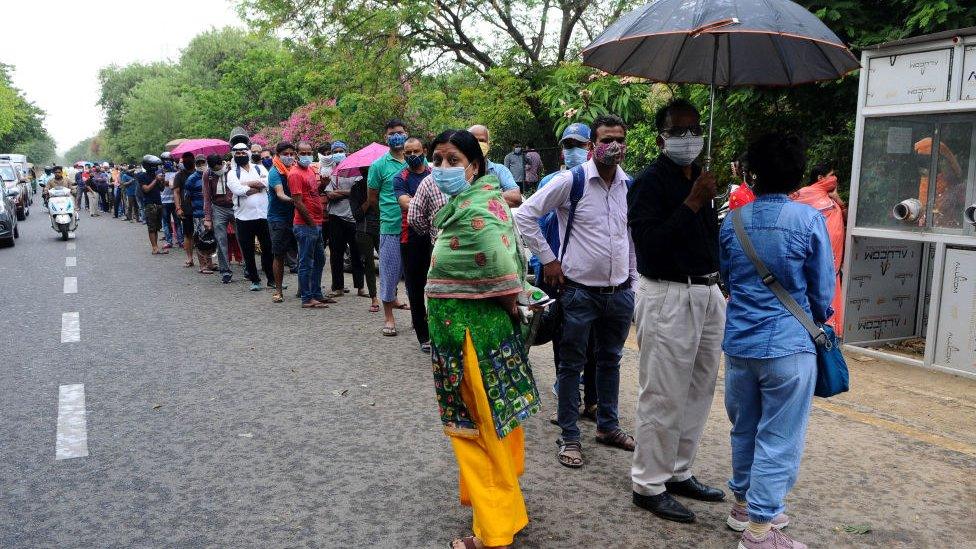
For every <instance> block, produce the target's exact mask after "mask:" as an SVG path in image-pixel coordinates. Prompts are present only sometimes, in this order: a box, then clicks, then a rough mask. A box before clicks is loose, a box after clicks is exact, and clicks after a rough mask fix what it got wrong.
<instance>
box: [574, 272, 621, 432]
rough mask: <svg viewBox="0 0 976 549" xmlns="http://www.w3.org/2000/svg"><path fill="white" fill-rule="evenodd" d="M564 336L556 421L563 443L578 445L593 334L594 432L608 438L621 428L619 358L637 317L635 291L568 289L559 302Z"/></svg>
mask: <svg viewBox="0 0 976 549" xmlns="http://www.w3.org/2000/svg"><path fill="white" fill-rule="evenodd" d="M560 305H561V306H562V309H563V332H562V338H561V339H560V341H559V358H560V360H561V362H560V364H559V368H558V370H557V374H556V379H557V380H558V385H557V387H556V392H557V394H558V397H559V407H558V413H557V419H558V421H559V427H560V429H562V438H563V440H567V441H571V440H575V441H578V440H579V439H580V430H579V427H578V426H577V425H576V423H577V421H579V408H580V391H579V378H580V374H582V373H583V369H584V368H585V367H586V361H587V347H589V345H590V334H591V333H592V334H593V347H594V348H593V355H594V356H595V358H596V371H595V374H596V375H595V376H594V377H595V378H596V379H595V381H596V394H597V399H596V400H597V410H596V427H597V429H598V430H600V431H601V432H604V433H612V432H614V431H616V430H617V429H619V428H620V420H619V418H618V416H617V401H618V399H619V395H620V357H621V356H623V349H624V343H625V342H626V341H627V334H628V333H630V321H631V319H632V318H633V317H634V291H633V290H631V289H628V290H620V291H618V292H615V293H613V294H599V293H595V292H590V291H588V290H583V289H580V288H574V287H569V286H567V287H566V288H565V289H564V291H563V294H562V296H561V297H560Z"/></svg>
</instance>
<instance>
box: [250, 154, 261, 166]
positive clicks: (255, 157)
mask: <svg viewBox="0 0 976 549" xmlns="http://www.w3.org/2000/svg"><path fill="white" fill-rule="evenodd" d="M260 161H261V153H251V162H254V163H255V164H257V163H258V162H260Z"/></svg>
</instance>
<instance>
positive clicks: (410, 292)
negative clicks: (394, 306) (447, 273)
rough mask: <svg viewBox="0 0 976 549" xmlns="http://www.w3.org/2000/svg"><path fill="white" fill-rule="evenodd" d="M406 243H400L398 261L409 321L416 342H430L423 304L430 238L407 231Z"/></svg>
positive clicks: (428, 268)
mask: <svg viewBox="0 0 976 549" xmlns="http://www.w3.org/2000/svg"><path fill="white" fill-rule="evenodd" d="M408 230H409V231H410V232H409V234H408V235H407V242H406V243H403V242H401V243H400V259H401V260H402V262H403V281H404V282H405V284H406V286H407V300H409V301H410V320H411V321H413V329H414V331H416V332H417V341H418V342H420V343H426V342H428V341H430V330H429V329H428V327H427V304H426V303H425V302H424V287H425V286H427V271H429V270H430V255H431V253H432V252H433V248H432V246H431V243H430V236H429V235H426V234H423V235H421V234H417V233H415V232H414V231H413V229H408Z"/></svg>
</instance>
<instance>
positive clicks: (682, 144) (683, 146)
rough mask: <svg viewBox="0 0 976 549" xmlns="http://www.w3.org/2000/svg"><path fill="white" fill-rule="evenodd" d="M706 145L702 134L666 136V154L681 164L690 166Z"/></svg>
mask: <svg viewBox="0 0 976 549" xmlns="http://www.w3.org/2000/svg"><path fill="white" fill-rule="evenodd" d="M704 147H705V138H704V137H702V136H700V135H686V136H684V137H665V138H664V154H666V155H667V157H668V158H670V159H671V160H672V161H674V163H675V164H677V165H679V166H690V165H691V163H692V162H694V161H695V159H696V158H698V155H700V154H701V152H702V149H703V148H704Z"/></svg>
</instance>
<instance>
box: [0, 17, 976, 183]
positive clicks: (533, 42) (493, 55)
mask: <svg viewBox="0 0 976 549" xmlns="http://www.w3.org/2000/svg"><path fill="white" fill-rule="evenodd" d="M799 3H800V4H801V5H803V6H804V7H806V8H807V9H809V10H811V11H812V12H813V13H815V14H817V15H818V16H819V17H820V18H821V19H823V20H824V21H825V22H826V23H827V25H828V26H830V27H831V28H832V29H833V30H834V31H835V32H837V34H838V35H839V36H840V37H841V38H842V39H843V40H845V41H846V42H848V43H849V44H851V45H852V47H854V48H855V49H856V48H860V47H864V46H867V45H870V44H874V43H878V42H882V41H886V40H892V39H897V38H904V37H906V36H909V35H917V34H924V33H930V32H936V31H939V30H946V29H949V28H958V27H965V26H969V25H976V6H974V5H973V4H972V2H968V1H965V0H939V1H935V2H933V1H930V0H884V1H882V0H825V1H810V0H800V2H799ZM639 4H641V2H637V1H632V0H610V1H608V2H593V1H592V0H524V1H522V2H514V1H512V0H489V1H487V2H468V1H467V0H434V1H433V2H428V1H421V0H395V1H394V0H343V1H339V0H302V1H299V2H294V1H291V0H238V9H239V12H240V13H241V14H242V15H243V16H244V19H245V20H247V21H248V23H249V27H250V28H257V29H258V30H259V31H261V32H258V33H252V32H246V31H242V30H238V29H229V28H228V29H219V30H217V29H215V30H211V31H208V32H206V33H203V34H201V35H199V36H197V37H196V38H194V39H193V40H192V41H191V42H190V43H189V44H188V45H187V47H186V48H185V49H184V50H183V52H182V54H181V56H180V58H179V59H178V60H177V61H176V62H172V63H153V64H132V65H128V66H125V67H116V66H110V67H106V68H105V69H103V70H102V72H101V74H100V81H101V83H102V93H101V98H100V100H99V105H100V106H101V107H102V108H103V109H104V111H105V130H104V132H103V133H102V134H101V138H100V140H96V141H95V143H100V144H101V151H102V153H103V154H105V155H112V156H114V157H117V158H118V159H123V158H124V159H130V160H134V159H137V158H138V157H140V156H142V155H143V154H146V153H147V152H152V153H158V152H159V151H161V150H162V148H163V145H164V144H165V143H166V142H167V141H169V140H170V139H174V138H177V137H225V136H226V135H227V133H228V131H229V130H230V128H231V127H233V126H238V125H240V126H244V127H245V128H247V129H248V130H249V131H250V132H251V133H252V134H254V135H255V136H257V139H258V140H261V141H268V142H273V141H275V140H277V139H281V138H282V137H285V136H295V135H301V136H304V137H303V138H310V137H311V138H313V139H318V140H329V139H333V138H341V139H343V140H344V141H347V142H348V143H349V144H350V146H352V147H358V146H362V145H366V144H368V143H369V142H370V141H374V140H379V139H381V133H382V127H383V123H384V122H385V121H386V120H387V119H389V118H393V117H398V118H403V119H404V120H406V121H407V123H408V124H409V125H410V130H411V132H412V133H414V134H415V135H419V136H421V137H427V138H430V137H432V136H433V135H435V134H437V133H438V132H440V131H441V130H443V129H445V128H447V127H465V126H467V125H471V124H474V123H481V124H485V125H487V126H488V127H489V128H490V129H491V130H492V138H493V146H492V154H493V155H500V154H502V153H503V152H504V151H506V150H507V149H508V148H509V147H510V146H511V144H512V143H513V142H514V141H520V142H523V143H527V144H528V145H529V146H532V147H535V148H537V149H539V150H540V152H542V153H543V158H544V159H545V160H546V165H547V168H548V169H550V170H551V169H554V168H555V167H556V165H557V156H556V155H557V154H558V149H557V147H556V140H557V136H558V135H559V132H561V130H562V129H563V128H564V127H565V126H566V125H568V124H569V123H571V122H577V121H580V122H590V121H592V120H593V118H595V117H596V116H598V115H600V114H603V113H607V112H612V113H616V114H619V115H621V116H622V117H623V118H624V120H625V121H626V122H627V123H628V125H629V126H630V132H629V135H628V145H629V151H630V152H629V153H628V160H627V164H626V167H627V169H628V170H631V171H636V170H638V169H639V168H640V167H641V166H643V165H644V164H646V163H647V162H648V161H649V160H650V159H651V158H652V157H653V156H654V155H656V154H657V153H658V151H657V145H656V130H655V129H654V127H653V126H654V124H653V115H654V112H655V110H656V109H657V108H658V107H659V106H660V105H662V104H664V103H665V102H666V101H668V100H669V99H671V98H672V97H685V98H688V99H690V100H691V101H692V102H693V103H695V104H696V105H697V106H698V107H699V108H700V110H701V111H702V113H703V116H707V106H708V101H707V98H708V90H707V88H705V87H704V86H696V85H681V86H677V85H663V84H653V83H650V82H646V81H642V80H640V79H634V78H626V77H623V78H621V77H616V76H611V75H607V74H605V73H601V72H598V71H595V70H592V69H590V68H587V67H584V66H582V65H581V64H580V63H579V61H578V54H579V50H580V49H581V47H582V46H584V45H585V44H586V43H588V42H589V41H591V40H592V39H594V38H595V37H596V36H597V35H598V34H599V33H600V32H601V31H602V30H603V28H605V27H606V26H607V25H608V24H609V23H611V22H612V21H614V20H615V19H616V18H617V17H618V16H619V15H620V14H621V13H623V12H625V11H626V10H628V9H630V8H632V7H635V6H637V5H639ZM856 92H857V75H856V74H853V75H849V76H847V77H845V78H843V79H840V80H837V81H834V82H826V83H821V84H816V85H808V86H802V87H798V88H792V89H758V88H753V89H736V90H723V91H721V93H720V95H719V100H718V102H717V105H716V107H717V109H716V139H715V151H716V162H715V165H716V166H719V167H721V166H726V165H727V164H726V162H727V161H729V160H731V159H733V158H735V157H736V156H738V155H739V154H740V153H741V152H742V151H743V150H744V148H745V144H746V143H747V141H748V140H749V139H750V138H751V137H753V136H755V135H756V134H758V133H760V132H764V131H769V130H772V129H784V128H785V129H788V130H790V131H794V132H796V133H800V134H801V135H802V136H803V137H804V138H805V139H806V141H807V142H808V144H809V147H810V153H811V159H812V161H814V162H828V163H830V164H832V165H833V166H834V167H835V168H837V171H838V173H840V174H841V176H842V178H843V179H846V177H847V175H848V173H847V172H848V171H849V169H850V157H851V152H852V148H853V127H854V115H855V111H856V109H855V102H856V97H857V93H856ZM0 101H2V100H0ZM0 105H2V103H0ZM0 108H2V106H0ZM0 128H2V126H0ZM718 175H719V177H720V179H722V180H725V181H728V180H729V179H730V174H729V173H728V170H727V168H726V169H724V172H723V171H720V172H719V173H718Z"/></svg>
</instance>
